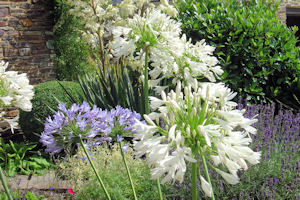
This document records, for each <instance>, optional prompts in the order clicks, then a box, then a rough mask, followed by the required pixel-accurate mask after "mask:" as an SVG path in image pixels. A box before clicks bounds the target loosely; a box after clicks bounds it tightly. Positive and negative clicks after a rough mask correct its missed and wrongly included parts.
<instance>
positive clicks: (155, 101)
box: [134, 82, 260, 196]
mask: <svg viewBox="0 0 300 200" xmlns="http://www.w3.org/2000/svg"><path fill="white" fill-rule="evenodd" d="M182 85H183V84H182V83H181V82H178V83H177V87H176V89H175V91H173V90H171V91H170V92H169V93H167V94H166V93H165V92H162V93H161V98H157V97H150V107H151V108H152V110H153V112H152V113H150V114H149V116H148V115H145V120H146V122H147V123H148V124H149V125H147V124H142V123H141V124H139V125H137V128H136V136H135V139H134V140H135V141H136V142H135V147H134V148H135V150H136V151H137V152H139V149H140V148H141V147H143V148H148V147H147V145H149V144H151V148H150V149H148V150H147V151H145V150H144V149H143V148H141V149H142V151H141V153H138V154H139V155H144V154H146V157H147V159H146V160H147V162H148V163H149V164H150V165H151V166H152V167H153V170H151V174H152V178H153V179H156V178H159V177H163V178H162V180H163V181H162V182H171V181H175V180H177V181H182V180H183V176H184V174H185V172H186V162H187V161H188V162H196V159H197V158H198V157H199V154H200V153H201V152H203V153H204V154H205V156H207V157H206V159H210V160H212V161H213V163H214V165H215V167H216V171H217V173H219V174H220V175H221V176H222V177H223V178H224V179H225V181H227V182H228V183H230V184H236V183H238V182H239V178H238V177H237V172H238V170H240V169H244V170H246V169H247V168H248V167H247V163H246V161H248V162H249V163H251V164H257V163H258V162H259V159H260V152H254V151H253V150H252V149H250V148H249V147H248V145H249V144H250V143H251V138H250V137H249V130H251V129H254V128H253V127H252V126H251V123H253V122H255V119H252V121H249V120H247V119H246V118H245V117H244V116H243V114H244V110H237V109H235V108H234V107H233V105H234V102H232V101H231V100H232V92H231V91H230V89H229V88H227V87H225V86H224V85H223V84H219V83H209V84H206V85H204V86H203V85H201V84H196V83H195V82H193V84H192V85H191V84H188V85H187V86H184V85H183V86H184V87H183V88H182ZM162 121H163V126H161V123H162ZM140 126H144V127H145V128H142V129H141V128H140ZM147 127H156V129H155V131H150V129H149V128H147ZM146 129H148V130H149V131H144V130H146ZM237 129H240V131H235V130H237ZM250 133H251V132H250ZM141 135H143V139H141V138H142V137H141ZM154 141H155V142H154ZM155 155H157V156H155ZM155 158H156V159H155ZM220 165H222V166H223V167H225V168H226V169H227V170H228V171H229V173H227V172H225V171H223V170H220V169H218V168H217V167H219V166H220ZM201 187H202V189H203V190H204V192H205V194H206V195H207V196H210V195H211V192H210V191H211V189H210V188H211V186H210V185H209V184H208V182H207V181H206V180H205V179H204V178H203V177H202V179H201Z"/></svg>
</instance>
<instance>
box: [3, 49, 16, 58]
mask: <svg viewBox="0 0 300 200" xmlns="http://www.w3.org/2000/svg"><path fill="white" fill-rule="evenodd" d="M3 55H4V56H5V57H6V56H7V57H10V56H16V55H17V50H15V49H11V48H3Z"/></svg>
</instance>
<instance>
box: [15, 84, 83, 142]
mask: <svg viewBox="0 0 300 200" xmlns="http://www.w3.org/2000/svg"><path fill="white" fill-rule="evenodd" d="M60 83H61V84H62V85H63V86H64V88H65V89H66V90H67V91H68V92H69V93H71V94H72V96H73V98H74V99H75V100H77V101H78V102H80V101H81V99H80V98H79V96H82V91H81V89H80V86H79V84H78V83H74V82H67V81H62V82H60ZM34 93H35V94H34V97H33V99H32V101H31V102H32V110H31V112H24V111H20V119H19V124H20V126H21V129H22V131H23V132H24V136H25V138H26V139H27V140H29V141H30V142H38V141H39V135H40V133H41V132H42V131H43V130H44V124H43V123H44V122H45V119H46V118H47V117H48V116H49V115H52V114H53V111H54V110H56V108H57V105H58V101H57V100H59V101H60V102H65V103H66V105H67V106H70V105H71V104H72V101H71V100H70V98H69V97H68V95H66V93H65V91H64V89H63V88H62V87H61V86H60V84H59V83H58V82H57V81H49V82H45V83H41V84H39V85H37V86H35V87H34Z"/></svg>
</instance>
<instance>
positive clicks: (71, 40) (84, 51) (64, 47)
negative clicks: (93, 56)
mask: <svg viewBox="0 0 300 200" xmlns="http://www.w3.org/2000/svg"><path fill="white" fill-rule="evenodd" d="M52 3H53V7H54V21H55V26H54V49H55V54H56V78H57V79H58V80H69V81H70V80H77V77H78V75H84V74H86V73H89V72H93V71H94V67H93V64H92V62H91V60H90V48H89V46H88V45H87V44H86V42H85V41H83V40H82V39H80V36H79V33H78V30H82V28H83V26H82V25H81V24H80V23H79V19H77V18H76V17H74V16H72V15H70V14H68V10H69V9H70V6H68V5H67V4H66V3H65V0H53V2H52Z"/></svg>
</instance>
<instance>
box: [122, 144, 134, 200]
mask: <svg viewBox="0 0 300 200" xmlns="http://www.w3.org/2000/svg"><path fill="white" fill-rule="evenodd" d="M119 146H120V149H121V155H122V158H123V162H124V165H125V168H126V171H127V175H128V178H129V181H130V184H131V188H132V192H133V196H134V199H135V200H137V197H136V193H135V189H134V185H133V182H132V179H131V175H130V171H129V168H128V165H127V162H126V159H125V155H124V151H123V149H122V142H119Z"/></svg>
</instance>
